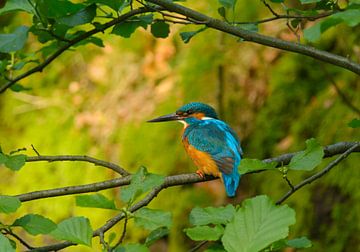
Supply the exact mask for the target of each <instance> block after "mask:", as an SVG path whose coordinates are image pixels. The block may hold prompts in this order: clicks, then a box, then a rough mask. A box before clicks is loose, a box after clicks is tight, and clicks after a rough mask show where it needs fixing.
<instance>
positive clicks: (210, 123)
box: [184, 119, 242, 174]
mask: <svg viewBox="0 0 360 252" xmlns="http://www.w3.org/2000/svg"><path fill="white" fill-rule="evenodd" d="M184 137H186V138H187V140H188V141H189V144H191V145H192V146H194V147H195V148H196V149H197V150H199V151H203V152H206V153H208V154H210V156H211V157H212V159H213V160H214V161H215V162H216V164H217V166H218V167H219V170H220V171H221V172H222V173H225V174H231V173H232V172H233V170H234V168H235V169H237V166H238V165H239V162H240V159H241V153H242V151H241V147H240V142H239V140H238V138H237V136H236V133H235V132H234V131H233V130H232V129H231V128H230V127H229V126H228V125H227V124H226V123H224V122H222V121H220V120H215V119H211V120H204V121H202V122H201V123H199V124H197V125H193V126H189V127H188V128H187V129H186V130H185V135H184Z"/></svg>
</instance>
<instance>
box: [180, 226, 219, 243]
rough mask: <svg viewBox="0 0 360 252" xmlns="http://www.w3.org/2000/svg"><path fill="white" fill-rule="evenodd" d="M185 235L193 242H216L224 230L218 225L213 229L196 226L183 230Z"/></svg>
mask: <svg viewBox="0 0 360 252" xmlns="http://www.w3.org/2000/svg"><path fill="white" fill-rule="evenodd" d="M184 232H185V233H186V235H187V236H188V237H189V238H190V239H191V240H193V241H217V240H219V239H220V237H221V236H222V235H223V233H224V228H223V227H222V226H220V225H216V226H215V227H209V226H196V227H193V228H186V229H184Z"/></svg>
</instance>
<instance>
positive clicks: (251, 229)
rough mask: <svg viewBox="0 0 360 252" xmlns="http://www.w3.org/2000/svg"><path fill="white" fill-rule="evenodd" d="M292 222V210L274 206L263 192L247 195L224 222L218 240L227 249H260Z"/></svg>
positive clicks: (284, 234) (286, 230)
mask: <svg viewBox="0 0 360 252" xmlns="http://www.w3.org/2000/svg"><path fill="white" fill-rule="evenodd" d="M294 223H295V211H294V210H292V209H291V208H289V207H288V206H286V205H284V206H276V205H275V204H274V203H273V202H271V200H270V199H269V198H268V197H267V196H265V195H261V196H257V197H255V198H251V199H247V200H245V201H244V202H243V204H242V207H241V208H239V209H238V210H237V212H236V213H235V216H234V219H233V220H232V221H231V222H230V223H229V224H227V225H226V227H225V231H224V235H223V237H222V242H223V245H224V247H225V249H226V250H227V251H228V252H245V251H260V250H262V249H264V248H266V247H267V246H269V245H270V244H271V243H273V242H275V241H277V240H280V239H282V238H285V237H287V236H288V233H289V226H290V225H292V224H294Z"/></svg>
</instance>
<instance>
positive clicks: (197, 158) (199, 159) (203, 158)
mask: <svg viewBox="0 0 360 252" xmlns="http://www.w3.org/2000/svg"><path fill="white" fill-rule="evenodd" d="M183 144H184V147H185V150H186V152H187V153H188V155H189V156H190V158H191V159H192V160H193V161H194V163H195V165H196V166H197V167H198V168H199V170H200V171H201V172H202V173H204V174H208V175H213V176H215V177H221V173H220V171H219V169H218V167H217V165H216V163H215V161H214V160H213V159H212V158H211V156H210V155H209V154H208V153H206V152H202V151H199V150H197V149H195V147H194V146H192V145H190V144H189V142H188V140H187V139H186V138H184V139H183Z"/></svg>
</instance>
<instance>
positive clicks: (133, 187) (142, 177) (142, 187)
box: [120, 167, 165, 203]
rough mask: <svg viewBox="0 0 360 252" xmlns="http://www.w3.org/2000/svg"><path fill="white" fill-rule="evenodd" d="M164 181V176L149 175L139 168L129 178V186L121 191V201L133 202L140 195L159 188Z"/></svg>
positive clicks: (145, 170)
mask: <svg viewBox="0 0 360 252" xmlns="http://www.w3.org/2000/svg"><path fill="white" fill-rule="evenodd" d="M164 180H165V177H164V176H161V175H158V174H151V173H149V172H148V171H147V169H146V168H145V167H140V169H139V170H138V171H137V172H136V173H135V174H134V175H133V176H132V177H131V182H130V185H128V186H126V187H124V188H122V189H121V191H120V197H121V200H122V201H124V202H127V203H129V202H133V201H134V200H136V199H137V198H138V197H139V196H140V195H141V194H143V193H145V192H147V191H149V190H151V189H153V188H155V187H157V186H160V185H161V184H162V183H164Z"/></svg>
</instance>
